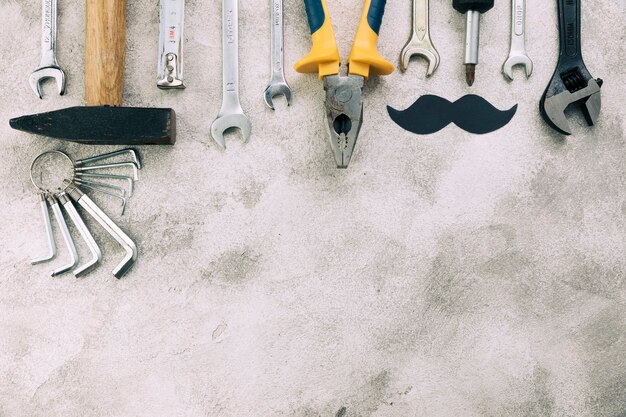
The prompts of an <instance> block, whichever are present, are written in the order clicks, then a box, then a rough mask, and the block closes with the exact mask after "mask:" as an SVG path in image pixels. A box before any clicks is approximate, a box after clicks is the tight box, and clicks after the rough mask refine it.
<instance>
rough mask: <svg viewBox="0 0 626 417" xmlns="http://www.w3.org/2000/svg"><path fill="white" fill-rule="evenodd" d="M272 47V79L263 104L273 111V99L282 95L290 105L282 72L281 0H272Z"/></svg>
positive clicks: (289, 96)
mask: <svg viewBox="0 0 626 417" xmlns="http://www.w3.org/2000/svg"><path fill="white" fill-rule="evenodd" d="M271 19H272V31H271V32H272V39H271V42H272V45H271V58H272V78H271V79H270V82H269V84H268V86H267V87H265V91H264V93H263V98H264V99H265V104H267V106H268V107H269V108H270V109H272V110H274V102H273V98H274V97H276V96H278V95H282V96H284V97H285V100H287V105H288V106H289V105H290V104H291V88H290V87H289V84H287V81H286V80H285V72H284V70H283V58H284V56H283V55H284V53H283V47H284V40H285V36H284V33H283V24H284V18H283V0H272V12H271Z"/></svg>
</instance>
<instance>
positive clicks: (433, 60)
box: [400, 37, 440, 77]
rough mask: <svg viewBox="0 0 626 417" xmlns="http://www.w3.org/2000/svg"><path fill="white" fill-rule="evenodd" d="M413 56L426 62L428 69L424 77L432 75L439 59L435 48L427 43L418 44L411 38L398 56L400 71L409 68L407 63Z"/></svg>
mask: <svg viewBox="0 0 626 417" xmlns="http://www.w3.org/2000/svg"><path fill="white" fill-rule="evenodd" d="M413 56H421V57H422V58H424V59H425V60H426V61H427V62H428V69H427V70H426V76H427V77H430V76H431V75H433V73H434V72H435V70H436V69H437V67H439V62H440V57H439V52H437V50H436V49H435V47H434V46H433V45H432V43H430V41H428V42H420V41H419V40H418V39H417V38H416V37H412V38H411V39H410V40H409V42H407V44H406V45H404V48H402V53H401V54H400V69H401V70H402V71H406V70H407V68H408V67H409V61H410V60H411V57H413Z"/></svg>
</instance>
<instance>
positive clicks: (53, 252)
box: [30, 192, 57, 265]
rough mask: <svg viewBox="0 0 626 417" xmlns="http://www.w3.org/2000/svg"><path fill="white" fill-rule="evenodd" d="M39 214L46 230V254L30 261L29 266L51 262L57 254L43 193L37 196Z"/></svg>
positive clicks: (46, 202)
mask: <svg viewBox="0 0 626 417" xmlns="http://www.w3.org/2000/svg"><path fill="white" fill-rule="evenodd" d="M39 198H40V206H41V213H42V215H43V223H44V226H45V228H46V236H47V238H48V253H46V254H45V255H43V256H40V257H38V258H35V259H31V261H30V264H31V265H38V264H41V263H44V262H48V261H51V260H52V259H54V257H55V256H56V254H57V246H56V244H55V243H54V234H53V233H52V223H51V222H50V211H48V201H47V199H46V194H45V193H43V192H42V193H40V194H39Z"/></svg>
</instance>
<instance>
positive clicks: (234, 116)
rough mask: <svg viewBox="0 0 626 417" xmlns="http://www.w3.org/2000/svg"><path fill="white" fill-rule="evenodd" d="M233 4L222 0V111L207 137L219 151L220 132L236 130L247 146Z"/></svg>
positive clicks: (233, 0)
mask: <svg viewBox="0 0 626 417" xmlns="http://www.w3.org/2000/svg"><path fill="white" fill-rule="evenodd" d="M238 14H239V13H238V10H237V0H222V49H223V51H222V53H223V64H222V65H223V69H222V72H223V74H222V77H223V80H222V82H223V93H222V108H221V109H220V112H219V113H218V114H217V118H216V119H215V120H214V121H213V124H212V125H211V136H212V137H213V139H214V140H215V142H216V143H217V144H218V146H219V147H220V148H222V149H225V148H226V143H225V141H224V132H225V131H226V130H227V129H230V128H238V129H240V130H241V134H242V135H243V141H244V143H245V142H248V140H249V139H250V131H251V130H252V123H250V119H248V116H246V115H245V114H244V113H243V109H242V108H241V103H240V102H239V58H238V48H239V39H238V38H239V33H238V32H239V28H238V25H239V23H238V19H239V16H238Z"/></svg>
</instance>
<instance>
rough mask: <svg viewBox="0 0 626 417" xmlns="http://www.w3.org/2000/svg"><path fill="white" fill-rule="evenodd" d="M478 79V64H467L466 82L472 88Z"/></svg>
mask: <svg viewBox="0 0 626 417" xmlns="http://www.w3.org/2000/svg"><path fill="white" fill-rule="evenodd" d="M475 79H476V64H465V80H466V81H467V85H469V86H470V87H471V86H472V85H473V84H474V80H475Z"/></svg>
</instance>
